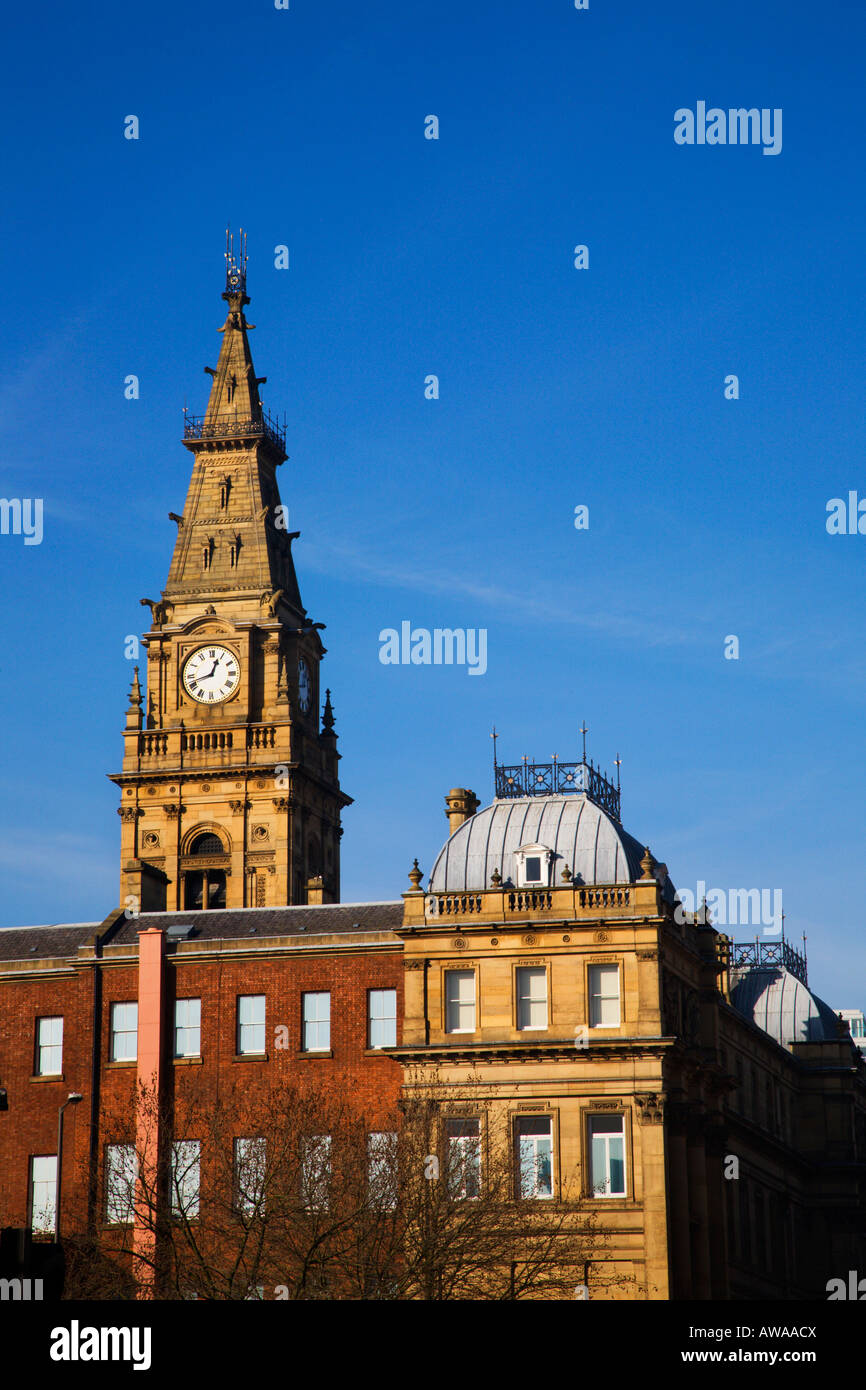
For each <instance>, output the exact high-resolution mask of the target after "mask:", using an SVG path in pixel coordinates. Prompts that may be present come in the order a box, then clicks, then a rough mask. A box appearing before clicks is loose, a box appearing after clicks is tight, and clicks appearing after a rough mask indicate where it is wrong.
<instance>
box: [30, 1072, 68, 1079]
mask: <svg viewBox="0 0 866 1390" xmlns="http://www.w3.org/2000/svg"><path fill="white" fill-rule="evenodd" d="M30 1080H31V1081H65V1080H66V1077H65V1076H64V1075H63V1072H62V1071H48V1072H45V1073H44V1074H42V1075H40V1076H31V1077H30Z"/></svg>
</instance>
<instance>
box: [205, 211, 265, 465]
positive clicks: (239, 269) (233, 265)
mask: <svg viewBox="0 0 866 1390" xmlns="http://www.w3.org/2000/svg"><path fill="white" fill-rule="evenodd" d="M246 246H247V241H246V233H245V232H244V231H243V229H242V230H241V232H240V235H239V241H238V249H237V251H236V250H235V242H234V234H233V233H232V232H231V231H230V230H228V231H227V232H226V251H225V258H226V287H225V290H224V291H223V296H222V297H223V299H224V300H225V301H226V303H227V304H228V308H229V312H228V315H227V317H226V321H225V323H224V324H223V326H222V328H221V329H220V330H219V331H220V333H222V335H223V340H222V345H221V347H220V355H219V360H218V361H217V365H216V366H215V367H205V371H206V373H207V374H208V376H209V377H211V379H212V380H211V389H210V397H209V399H208V403H207V410H206V411H205V413H204V416H191V415H188V414H186V413H185V420H184V440H185V441H191V440H196V441H198V440H202V439H208V438H210V439H226V438H228V439H232V440H237V441H238V442H240V440H241V439H244V438H247V437H249V438H264V439H265V440H267V441H268V442H269V443H270V444H271V445H272V446H274V447H275V448H276V449H277V450H278V451H279V456H278V458H277V459H276V462H277V463H282V462H283V460H284V459H285V458H286V450H285V429H280V427H279V425H278V424H277V422H276V421H275V420H272V419H271V418H270V416H269V415H267V414H266V413H265V411H264V410H263V407H262V401H261V397H260V396H259V387H260V386H263V385H264V383H265V382H266V381H267V377H264V376H260V377H257V376H256V373H255V368H254V366H253V358H252V353H251V352H250V345H249V340H248V338H247V333H248V332H250V331H251V330H252V329H253V328H255V324H254V323H248V322H247V319H246V315H245V314H244V306H245V305H246V304H249V302H250V300H249V295H248V294H247V250H246ZM189 447H190V448H193V449H194V448H195V447H196V446H195V445H194V444H192V443H190V444H189Z"/></svg>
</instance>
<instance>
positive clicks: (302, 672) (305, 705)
mask: <svg viewBox="0 0 866 1390" xmlns="http://www.w3.org/2000/svg"><path fill="white" fill-rule="evenodd" d="M312 701H313V682H312V680H311V679H310V672H309V670H308V669H307V663H306V661H299V662H298V702H299V704H300V706H301V709H302V710H303V712H304V714H306V713H307V711H308V710H309V708H310V705H311V704H312Z"/></svg>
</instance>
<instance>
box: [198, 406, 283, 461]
mask: <svg viewBox="0 0 866 1390" xmlns="http://www.w3.org/2000/svg"><path fill="white" fill-rule="evenodd" d="M240 436H243V437H244V438H248V437H250V436H252V437H253V438H256V437H258V438H264V439H269V440H270V441H271V443H272V444H276V446H277V448H279V449H281V450H282V451H283V453H285V452H286V427H285V424H283V425H281V424H280V422H279V421H278V420H275V419H274V417H273V416H272V415H271V414H270V413H269V412H268V411H267V410H265V409H264V408H262V410H261V411H260V412H259V413H258V414H257V415H247V416H237V415H216V416H214V417H213V418H212V419H210V420H209V419H208V418H207V416H206V415H189V414H185V415H184V417H183V437H184V439H236V438H238V437H240Z"/></svg>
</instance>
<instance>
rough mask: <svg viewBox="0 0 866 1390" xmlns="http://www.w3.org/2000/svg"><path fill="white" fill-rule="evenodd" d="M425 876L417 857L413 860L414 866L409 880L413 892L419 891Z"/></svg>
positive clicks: (410, 871)
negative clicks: (419, 866)
mask: <svg viewBox="0 0 866 1390" xmlns="http://www.w3.org/2000/svg"><path fill="white" fill-rule="evenodd" d="M423 877H424V875H423V873H422V871H421V870H420V869H419V868H418V860H417V859H416V860H414V861H413V864H412V867H411V869H410V870H409V882H410V883H411V885H412V892H413V893H417V892H418V890H419V888H420V887H421V880H422V878H423Z"/></svg>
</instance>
